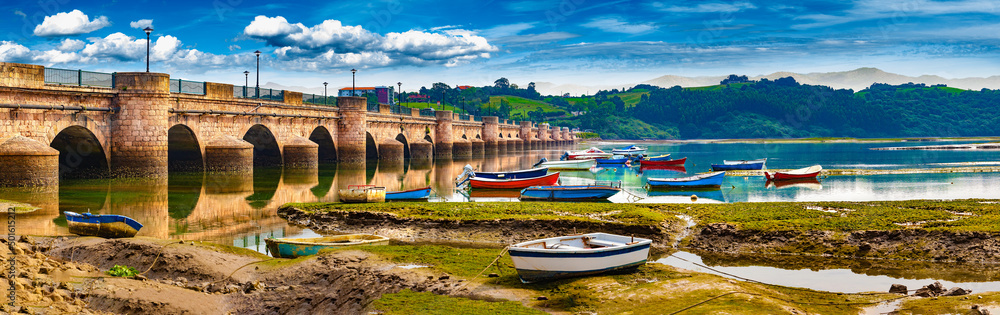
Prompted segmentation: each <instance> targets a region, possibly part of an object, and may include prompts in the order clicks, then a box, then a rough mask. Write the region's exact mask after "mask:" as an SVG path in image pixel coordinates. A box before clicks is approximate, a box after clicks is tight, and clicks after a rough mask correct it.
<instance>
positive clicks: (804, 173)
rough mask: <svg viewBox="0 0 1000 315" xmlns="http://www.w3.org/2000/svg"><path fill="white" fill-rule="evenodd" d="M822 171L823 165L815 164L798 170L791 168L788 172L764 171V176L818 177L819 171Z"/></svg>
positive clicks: (768, 177) (783, 177) (774, 177)
mask: <svg viewBox="0 0 1000 315" xmlns="http://www.w3.org/2000/svg"><path fill="white" fill-rule="evenodd" d="M821 171H823V167H822V166H819V165H813V166H810V167H805V168H800V169H797V170H791V171H787V172H774V174H771V173H768V172H764V177H767V180H785V179H800V178H816V176H818V175H819V172H821Z"/></svg>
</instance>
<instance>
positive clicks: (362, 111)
mask: <svg viewBox="0 0 1000 315" xmlns="http://www.w3.org/2000/svg"><path fill="white" fill-rule="evenodd" d="M367 102H368V99H366V98H364V97H358V96H345V97H340V98H337V107H340V122H338V123H337V149H338V152H337V161H339V162H346V163H349V164H358V165H361V166H362V168H364V167H363V166H364V163H365V133H366V131H367V130H366V126H367V122H366V119H367V117H368V114H367V113H368V103H367Z"/></svg>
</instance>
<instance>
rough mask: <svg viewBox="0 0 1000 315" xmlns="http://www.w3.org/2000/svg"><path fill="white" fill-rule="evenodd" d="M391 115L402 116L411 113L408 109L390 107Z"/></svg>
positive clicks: (401, 106)
mask: <svg viewBox="0 0 1000 315" xmlns="http://www.w3.org/2000/svg"><path fill="white" fill-rule="evenodd" d="M392 113H393V114H397V115H403V116H411V115H413V112H412V111H411V110H410V108H409V107H406V106H403V105H395V106H392Z"/></svg>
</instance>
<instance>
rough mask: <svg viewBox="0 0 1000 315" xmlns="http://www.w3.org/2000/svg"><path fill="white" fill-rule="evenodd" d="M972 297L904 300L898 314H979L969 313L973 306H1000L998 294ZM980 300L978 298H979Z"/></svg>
mask: <svg viewBox="0 0 1000 315" xmlns="http://www.w3.org/2000/svg"><path fill="white" fill-rule="evenodd" d="M972 294H973V297H971V298H969V297H967V296H941V297H937V298H933V299H911V300H905V301H903V303H902V304H900V305H899V309H900V312H899V314H979V313H970V312H969V311H970V310H972V306H973V305H979V306H980V307H984V306H985V307H987V308H989V309H996V307H997V306H998V305H1000V293H997V292H989V293H976V292H973V293H972ZM980 296H981V297H982V298H979V297H980Z"/></svg>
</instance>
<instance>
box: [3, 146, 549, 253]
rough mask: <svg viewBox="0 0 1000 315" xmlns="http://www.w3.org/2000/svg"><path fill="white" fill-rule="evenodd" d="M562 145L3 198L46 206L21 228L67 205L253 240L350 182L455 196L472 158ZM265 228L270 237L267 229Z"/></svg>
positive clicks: (514, 160) (12, 191)
mask: <svg viewBox="0 0 1000 315" xmlns="http://www.w3.org/2000/svg"><path fill="white" fill-rule="evenodd" d="M543 156H544V157H547V158H549V159H553V158H557V157H558V156H559V152H558V151H556V150H551V151H530V152H524V153H522V154H519V155H503V156H491V157H484V158H477V159H468V160H459V161H437V162H413V163H411V162H410V161H399V162H387V163H386V162H380V163H377V164H376V163H369V164H368V167H367V168H350V167H346V166H338V165H335V164H334V165H322V166H320V167H319V168H318V170H313V171H301V170H282V169H256V170H255V171H254V172H253V174H252V175H248V174H219V173H179V174H170V176H169V178H168V179H127V180H125V179H111V180H81V181H71V182H68V183H65V184H63V185H61V186H60V187H58V188H35V189H27V188H3V190H2V191H0V194H2V195H3V199H11V200H14V201H18V202H25V203H30V204H32V205H34V206H37V207H40V208H41V209H40V210H38V211H36V212H34V213H31V214H25V215H20V216H19V217H18V221H17V233H18V234H32V235H65V234H68V230H67V228H66V225H65V219H63V217H62V216H61V213H62V212H63V211H75V212H86V211H91V212H94V213H102V214H112V213H113V214H121V215H126V216H130V217H132V218H134V219H136V220H138V221H139V222H141V223H142V224H143V225H144V228H143V229H142V231H140V233H139V235H140V236H149V237H157V238H172V239H185V240H203V241H213V242H218V243H222V244H237V245H253V244H255V242H259V241H260V239H261V238H262V237H266V236H269V235H275V236H278V237H280V236H284V235H290V234H296V233H298V232H299V231H300V228H297V227H293V226H289V225H288V224H287V223H286V222H285V220H284V219H281V218H280V217H278V216H277V215H276V213H277V209H278V208H279V207H280V206H281V205H283V204H285V203H290V202H332V201H337V200H338V190H339V189H343V188H346V187H347V186H348V185H357V184H371V185H378V186H385V187H386V188H387V190H389V191H394V190H401V189H411V188H418V187H424V186H432V187H433V188H434V190H435V192H436V193H437V194H439V195H441V196H442V197H444V198H446V199H451V198H452V196H453V194H454V193H453V188H454V185H455V176H457V175H458V174H460V173H461V171H462V168H463V167H464V166H465V165H466V164H469V165H472V166H473V167H474V168H475V169H477V170H484V171H499V170H511V169H520V168H528V167H530V166H531V165H532V164H534V163H535V162H537V161H538V159H539V158H541V157H543ZM262 235H264V236H262Z"/></svg>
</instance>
